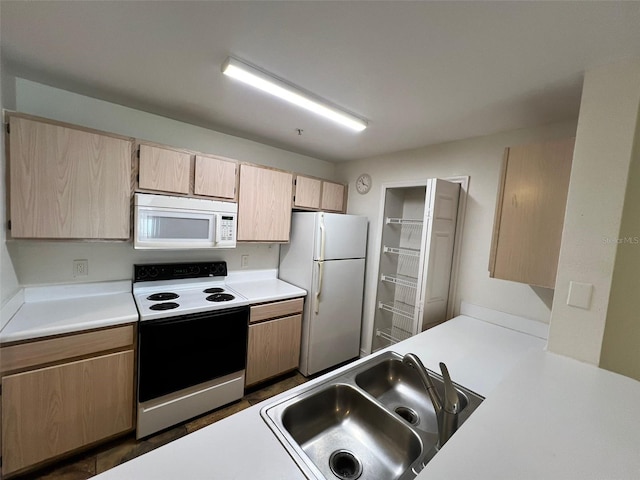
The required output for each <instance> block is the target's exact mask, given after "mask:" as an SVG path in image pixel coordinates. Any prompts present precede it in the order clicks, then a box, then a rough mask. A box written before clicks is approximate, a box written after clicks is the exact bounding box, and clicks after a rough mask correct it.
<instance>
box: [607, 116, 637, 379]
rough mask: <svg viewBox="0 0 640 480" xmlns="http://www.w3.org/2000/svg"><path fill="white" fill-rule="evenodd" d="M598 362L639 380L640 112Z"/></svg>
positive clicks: (608, 368) (609, 368)
mask: <svg viewBox="0 0 640 480" xmlns="http://www.w3.org/2000/svg"><path fill="white" fill-rule="evenodd" d="M637 125H638V128H637V129H636V139H635V146H634V149H633V156H632V160H631V167H630V169H629V181H628V183H627V191H626V195H625V199H624V209H623V212H622V226H621V227H620V235H619V237H618V238H619V241H620V243H619V244H618V248H617V253H616V262H615V266H614V270H613V281H612V284H611V295H610V297H609V308H608V310H607V324H606V327H605V330H604V339H603V342H602V353H601V355H600V366H601V367H602V368H606V369H607V370H612V371H614V372H618V373H621V374H623V375H627V376H629V377H632V378H635V379H637V380H640V113H639V117H638V121H637Z"/></svg>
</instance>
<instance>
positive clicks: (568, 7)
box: [0, 0, 640, 161]
mask: <svg viewBox="0 0 640 480" xmlns="http://www.w3.org/2000/svg"><path fill="white" fill-rule="evenodd" d="M0 14H1V27H0V35H1V37H0V40H1V45H2V59H3V63H4V66H5V68H8V70H9V71H11V72H12V73H14V74H16V75H18V76H21V77H24V78H27V79H30V80H34V81H37V82H41V83H45V84H49V85H52V86H55V87H58V88H63V89H67V90H72V91H75V92H78V93H82V94H85V95H89V96H93V97H96V98H100V99H104V100H107V101H111V102H116V103H120V104H123V105H127V106H130V107H133V108H137V109H141V110H145V111H148V112H152V113H156V114H160V115H165V116H167V117H171V118H174V119H177V120H181V121H184V122H188V123H193V124H196V125H200V126H204V127H208V128H212V129H214V130H218V131H221V132H225V133H230V134H233V135H238V136H241V137H245V138H249V139H253V140H257V141H260V142H263V143H267V144H270V145H274V146H278V147H281V148H285V149H287V150H291V151H295V152H298V153H303V154H307V155H311V156H313V157H317V158H321V159H324V160H330V161H346V160H352V159H359V158H367V157H371V156H375V155H379V154H383V153H388V152H392V151H399V150H404V149H410V148H416V147H420V146H424V145H429V144H434V143H439V142H445V141H450V140H455V139H460V138H467V137H472V136H477V135H485V134H489V133H494V132H497V131H503V130H512V129H516V128H522V127H529V126H535V125H541V124H546V123H552V122H557V121H563V120H566V119H572V118H573V119H575V118H576V117H577V114H578V108H579V102H580V92H581V85H582V72H583V71H584V70H586V69H589V68H591V67H594V66H597V65H601V64H605V63H609V62H612V61H616V60H618V59H621V58H623V57H630V56H631V57H637V58H640V2H637V1H634V2H616V1H605V2H578V1H570V2H540V1H538V2H526V1H513V2H485V1H473V2H453V1H444V2H425V1H422V2H420V1H414V2H401V1H386V2H385V1H377V2H370V1H340V2H337V1H287V2H285V1H278V2H270V1H258V2H249V1H225V2H217V1H208V2H207V1H205V2H194V1H175V2H171V1H163V2H155V1H128V2H127V1H114V2H110V1H109V2H108V1H81V2H77V1H70V2H57V1H49V2H30V1H8V0H2V2H1V4H0ZM229 55H234V56H237V57H238V58H242V59H244V60H247V61H249V62H251V63H253V64H255V65H258V66H260V67H262V68H264V69H266V70H268V71H270V72H272V73H274V74H276V75H278V76H279V77H281V78H284V79H286V80H288V81H289V82H291V83H294V84H296V85H299V86H301V87H303V88H304V89H306V90H308V91H311V92H313V93H315V94H316V95H318V96H320V97H323V98H325V99H327V100H329V101H331V102H333V103H335V104H337V105H341V106H343V107H345V108H346V109H348V110H350V111H352V112H353V113H355V114H357V115H358V116H361V117H363V118H366V119H367V120H368V121H369V128H368V129H367V130H365V131H364V132H362V133H352V132H350V131H347V130H344V129H342V128H341V127H338V126H334V125H333V124H330V123H328V122H327V121H326V120H324V119H320V118H315V117H313V116H312V115H311V114H309V113H307V112H305V111H299V110H297V109H296V108H295V107H292V106H289V105H287V104H281V103H279V102H278V101H277V100H274V99H272V98H269V97H266V96H265V95H264V94H262V93H258V92H253V91H250V90H249V87H246V86H243V85H241V84H238V83H236V82H235V81H233V80H232V79H229V78H228V77H224V76H223V75H222V74H221V72H220V65H221V64H222V62H223V61H224V60H225V58H226V57H227V56H229ZM298 128H300V129H303V130H304V132H303V134H302V135H301V136H300V135H298V134H297V132H296V129H298Z"/></svg>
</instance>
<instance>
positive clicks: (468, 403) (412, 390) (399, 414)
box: [260, 352, 482, 480]
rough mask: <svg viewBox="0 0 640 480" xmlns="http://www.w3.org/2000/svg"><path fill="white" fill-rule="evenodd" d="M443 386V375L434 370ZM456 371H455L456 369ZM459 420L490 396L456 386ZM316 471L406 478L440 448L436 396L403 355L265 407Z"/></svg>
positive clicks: (347, 478) (366, 479)
mask: <svg viewBox="0 0 640 480" xmlns="http://www.w3.org/2000/svg"><path fill="white" fill-rule="evenodd" d="M430 374H431V376H432V379H433V382H434V384H435V385H436V389H443V385H442V377H441V376H440V375H437V374H435V373H433V372H431V371H430ZM452 374H453V375H455V372H452ZM456 390H457V391H458V394H459V396H460V400H461V413H460V415H459V424H462V423H463V422H464V421H465V420H466V419H467V418H468V417H469V415H470V414H471V413H472V412H473V410H475V408H477V407H478V405H479V404H480V402H481V401H482V397H480V396H478V395H476V394H475V393H473V392H471V391H469V390H467V389H465V388H463V387H460V386H459V385H456ZM260 413H261V415H262V417H263V419H264V420H265V422H266V423H267V425H268V426H269V427H270V428H271V430H272V431H273V432H274V433H275V435H276V436H277V437H278V439H279V440H280V442H281V443H282V444H283V445H284V447H285V448H286V449H287V451H288V452H289V454H290V455H291V456H292V458H293V459H294V460H295V461H296V463H297V464H298V465H299V466H300V468H301V469H302V471H303V472H304V473H305V474H306V475H307V477H309V478H316V479H331V480H334V479H342V480H355V479H361V480H386V479H389V480H392V479H393V480H396V479H397V480H406V479H412V478H414V477H415V476H416V475H417V473H419V471H420V470H421V469H422V468H423V467H424V465H425V464H426V463H427V462H428V461H429V460H430V459H431V458H432V457H433V455H434V454H435V453H436V451H435V445H436V443H437V441H438V433H437V432H438V426H437V422H436V417H435V412H434V410H433V406H432V404H431V401H430V399H429V397H428V395H427V393H426V391H425V389H424V387H423V386H422V384H421V382H420V378H419V377H418V376H417V374H416V372H415V371H414V370H413V369H412V368H410V367H408V366H407V365H404V364H403V363H402V356H401V355H399V354H397V353H395V352H385V353H384V354H382V355H378V356H375V357H372V358H371V359H370V360H368V361H366V362H363V363H361V364H359V365H357V366H355V367H353V368H352V369H350V370H347V371H346V372H343V373H340V374H336V375H334V376H330V377H328V378H327V379H326V380H325V381H323V382H322V383H320V384H317V385H313V386H310V387H309V388H307V389H304V390H303V391H302V392H299V393H297V394H294V395H292V396H290V397H286V398H284V399H283V400H281V401H279V402H278V403H276V404H273V405H268V406H266V407H264V408H263V409H262V410H261V412H260Z"/></svg>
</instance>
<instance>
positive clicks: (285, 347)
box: [246, 315, 302, 385]
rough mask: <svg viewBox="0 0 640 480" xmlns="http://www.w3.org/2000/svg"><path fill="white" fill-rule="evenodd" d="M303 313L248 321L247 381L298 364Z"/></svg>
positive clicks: (250, 381)
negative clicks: (257, 321)
mask: <svg viewBox="0 0 640 480" xmlns="http://www.w3.org/2000/svg"><path fill="white" fill-rule="evenodd" d="M301 328H302V315H292V316H290V317H284V318H279V319H277V320H270V321H267V322H262V323H257V324H254V325H249V346H248V351H247V371H246V384H247V385H251V384H254V383H257V382H260V381H262V380H266V379H267V378H270V377H273V376H275V375H278V374H280V373H284V372H286V371H288V370H293V369H294V368H297V367H298V363H299V361H300V335H301Z"/></svg>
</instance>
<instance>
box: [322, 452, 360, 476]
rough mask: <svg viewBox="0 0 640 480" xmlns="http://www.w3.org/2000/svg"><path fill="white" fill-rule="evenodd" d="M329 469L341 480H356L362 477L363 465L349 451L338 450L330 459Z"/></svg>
mask: <svg viewBox="0 0 640 480" xmlns="http://www.w3.org/2000/svg"><path fill="white" fill-rule="evenodd" d="M329 467H330V468H331V471H332V472H333V474H334V475H335V476H336V477H338V478H339V479H340V480H355V479H356V478H358V477H359V476H360V475H362V463H360V460H358V458H357V457H356V456H355V455H354V454H353V453H351V452H350V451H349V450H336V451H335V452H333V453H332V454H331V456H330V457H329Z"/></svg>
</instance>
